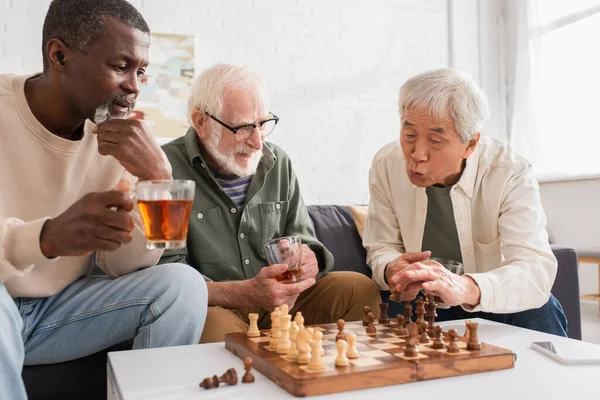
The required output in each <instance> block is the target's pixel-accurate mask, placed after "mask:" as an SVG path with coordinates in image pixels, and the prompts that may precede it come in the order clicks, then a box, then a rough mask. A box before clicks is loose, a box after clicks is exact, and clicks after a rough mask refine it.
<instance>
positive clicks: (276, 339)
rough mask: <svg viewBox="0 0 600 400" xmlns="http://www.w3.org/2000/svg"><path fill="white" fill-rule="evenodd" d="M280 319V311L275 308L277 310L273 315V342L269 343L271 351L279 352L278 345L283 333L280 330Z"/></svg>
mask: <svg viewBox="0 0 600 400" xmlns="http://www.w3.org/2000/svg"><path fill="white" fill-rule="evenodd" d="M280 317H281V312H280V311H279V307H275V310H274V311H273V312H272V313H271V341H270V342H269V349H271V350H277V345H278V344H279V338H280V335H281V331H280V330H279V321H280V320H279V318H280Z"/></svg>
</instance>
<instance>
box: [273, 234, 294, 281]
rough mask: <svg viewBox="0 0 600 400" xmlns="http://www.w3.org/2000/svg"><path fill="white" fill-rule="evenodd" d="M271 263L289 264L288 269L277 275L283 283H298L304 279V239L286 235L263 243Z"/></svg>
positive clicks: (277, 279) (277, 278)
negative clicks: (302, 266)
mask: <svg viewBox="0 0 600 400" xmlns="http://www.w3.org/2000/svg"><path fill="white" fill-rule="evenodd" d="M263 248H264V250H265V255H266V256H267V261H268V262H269V265H273V264H287V266H288V269H287V271H285V272H284V273H283V274H281V275H279V276H276V277H275V280H276V281H277V282H281V283H296V282H299V281H300V280H301V279H302V268H301V265H302V263H301V261H302V239H301V238H300V236H286V237H281V238H277V239H273V240H271V241H269V242H268V243H266V244H264V245H263Z"/></svg>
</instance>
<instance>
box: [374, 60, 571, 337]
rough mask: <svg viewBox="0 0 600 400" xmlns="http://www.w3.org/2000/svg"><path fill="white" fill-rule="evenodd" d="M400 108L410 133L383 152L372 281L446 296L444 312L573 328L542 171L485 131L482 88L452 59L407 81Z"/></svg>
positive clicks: (395, 289)
mask: <svg viewBox="0 0 600 400" xmlns="http://www.w3.org/2000/svg"><path fill="white" fill-rule="evenodd" d="M399 113H400V120H401V129H400V140H399V141H394V142H392V143H389V144H387V145H386V146H384V147H383V148H382V149H381V150H380V151H379V152H378V153H377V154H376V155H375V157H374V159H373V163H372V166H371V171H370V175H369V188H370V194H371V199H370V203H369V211H368V214H367V220H366V225H365V233H364V246H365V248H366V249H367V263H368V264H369V266H370V267H371V269H372V270H373V280H374V281H375V282H376V283H377V284H378V285H379V287H380V288H381V289H382V290H388V289H389V290H390V291H391V292H392V293H393V294H394V298H395V299H397V300H401V301H412V300H414V299H415V297H417V296H418V295H419V293H420V292H424V293H427V294H428V295H429V294H430V295H432V296H435V297H436V298H437V300H438V301H439V302H440V303H444V304H445V305H446V306H450V307H449V309H446V310H438V313H439V316H440V318H439V320H447V319H461V318H476V317H482V318H487V319H491V320H495V321H498V322H503V323H507V324H511V325H516V326H521V327H524V328H529V329H534V330H538V331H543V332H548V333H553V334H556V335H561V336H566V329H567V321H566V317H565V315H564V313H563V310H562V307H561V305H560V303H559V302H558V301H557V300H556V299H555V298H554V296H552V294H551V293H550V289H551V288H552V284H553V283H554V279H555V277H556V271H557V261H556V258H555V257H554V255H553V253H552V250H551V248H550V244H549V242H548V234H547V232H546V216H545V214H544V210H543V209H542V205H541V201H540V195H539V190H538V184H537V181H536V179H535V177H534V175H533V173H532V169H531V165H530V164H529V163H528V162H527V160H525V159H524V158H522V157H520V156H518V155H516V154H515V152H514V151H513V150H512V149H511V147H510V146H509V145H508V144H507V143H505V142H503V141H500V140H496V139H492V138H489V137H481V134H480V132H481V130H482V128H483V125H484V123H485V121H486V119H487V118H488V114H489V111H488V105H487V99H486V97H485V95H484V94H483V92H482V91H481V90H480V89H479V88H478V87H477V85H476V84H475V83H474V82H473V81H472V79H470V78H468V77H466V76H463V75H461V74H459V73H458V72H456V71H455V70H453V69H450V68H446V69H440V70H434V71H429V72H425V73H423V74H420V75H417V76H415V77H413V78H411V79H409V80H408V81H407V82H406V83H404V85H403V86H402V88H401V89H400V96H399ZM434 258H435V259H434ZM436 259H437V260H439V262H438V261H436ZM442 260H452V261H455V262H457V263H460V264H462V265H463V268H464V274H462V275H459V274H454V273H452V272H450V271H449V270H448V269H447V268H445V267H444V266H443V265H442V264H441V263H440V262H442V263H445V262H444V261H442Z"/></svg>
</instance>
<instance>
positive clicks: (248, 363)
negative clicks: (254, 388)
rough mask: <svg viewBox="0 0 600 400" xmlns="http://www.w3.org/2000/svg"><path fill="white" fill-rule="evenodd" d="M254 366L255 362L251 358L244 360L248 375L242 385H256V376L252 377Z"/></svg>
mask: <svg viewBox="0 0 600 400" xmlns="http://www.w3.org/2000/svg"><path fill="white" fill-rule="evenodd" d="M253 364H254V360H252V359H251V358H250V357H246V358H244V369H245V370H246V373H245V374H244V376H243V377H242V383H254V375H252V365H253Z"/></svg>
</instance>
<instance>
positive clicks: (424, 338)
mask: <svg viewBox="0 0 600 400" xmlns="http://www.w3.org/2000/svg"><path fill="white" fill-rule="evenodd" d="M420 328H421V329H420V331H421V336H419V343H423V344H425V343H429V335H428V334H427V322H425V321H423V322H421V327H420Z"/></svg>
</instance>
